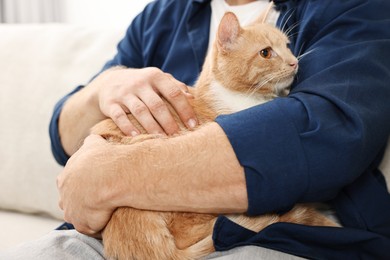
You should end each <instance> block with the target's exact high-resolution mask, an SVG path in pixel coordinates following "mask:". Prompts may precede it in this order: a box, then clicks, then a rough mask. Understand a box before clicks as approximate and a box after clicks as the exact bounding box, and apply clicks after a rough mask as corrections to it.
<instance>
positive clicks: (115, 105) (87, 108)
mask: <svg viewBox="0 0 390 260" xmlns="http://www.w3.org/2000/svg"><path fill="white" fill-rule="evenodd" d="M186 90H187V87H186V86H185V85H184V84H183V83H181V82H179V81H177V80H176V79H174V78H173V77H172V76H171V75H168V74H166V73H163V72H162V71H161V70H159V69H157V68H144V69H126V68H121V67H114V68H112V69H109V70H107V71H105V72H103V73H102V74H100V75H99V76H97V77H96V78H95V79H94V80H93V81H92V82H91V83H90V84H89V85H87V86H86V87H85V88H83V89H82V90H80V91H79V92H77V93H75V94H74V95H73V96H71V97H70V98H69V99H68V100H67V102H65V104H64V107H63V108H62V111H61V114H60V117H59V135H60V136H61V142H62V146H63V148H64V150H65V152H66V153H67V154H68V155H72V154H74V153H75V152H76V151H77V150H78V148H79V147H80V145H81V144H82V141H83V140H84V138H85V137H86V136H87V135H88V134H89V130H90V129H91V127H92V126H94V125H95V124H97V123H98V122H99V121H101V120H103V119H105V118H108V117H109V118H111V119H113V121H114V122H115V123H116V124H117V125H118V127H119V128H120V129H121V130H122V132H123V133H125V134H126V135H128V136H135V135H138V134H139V133H140V132H139V129H137V128H136V127H135V126H133V125H132V123H131V122H130V121H129V119H128V118H127V115H126V113H131V114H133V116H134V117H135V118H136V119H137V120H138V121H139V122H140V124H141V125H142V126H143V127H144V128H145V129H146V130H147V132H148V133H153V134H165V133H167V134H168V135H172V134H174V133H177V132H178V130H179V127H178V125H177V123H176V122H175V120H174V118H173V116H172V115H171V113H170V111H169V109H168V107H167V106H166V104H165V102H164V101H163V100H162V99H161V97H160V96H163V97H165V99H166V100H167V101H168V102H170V104H172V106H173V107H174V108H175V109H176V110H177V111H178V114H179V116H180V118H181V119H182V120H183V122H184V123H185V124H186V126H187V127H189V128H192V127H195V125H196V118H195V114H194V111H193V110H192V107H191V106H190V104H189V102H188V100H187V97H188V95H187V94H186Z"/></svg>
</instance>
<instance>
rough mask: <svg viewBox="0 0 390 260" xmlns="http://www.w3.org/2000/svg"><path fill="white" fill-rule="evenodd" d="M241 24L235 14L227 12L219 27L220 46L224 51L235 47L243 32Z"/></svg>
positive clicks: (218, 38)
mask: <svg viewBox="0 0 390 260" xmlns="http://www.w3.org/2000/svg"><path fill="white" fill-rule="evenodd" d="M241 30H242V29H241V26H240V22H239V21H238V19H237V17H236V15H235V14H233V13H231V12H227V13H225V15H224V16H223V17H222V20H221V22H220V24H219V27H218V36H217V41H218V47H220V48H221V49H222V50H223V51H229V50H231V49H232V48H234V45H235V43H236V40H237V38H238V37H239V36H240V34H241Z"/></svg>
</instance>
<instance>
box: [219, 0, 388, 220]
mask: <svg viewBox="0 0 390 260" xmlns="http://www.w3.org/2000/svg"><path fill="white" fill-rule="evenodd" d="M301 2H303V3H304V4H301V5H299V4H298V6H297V7H296V9H294V10H293V11H292V13H293V14H292V15H291V16H290V17H289V16H288V15H285V16H284V17H289V19H290V21H287V25H288V24H290V26H291V25H292V26H294V23H296V24H299V25H298V26H297V25H296V24H295V27H296V28H295V30H294V31H292V32H291V34H292V39H291V40H292V49H293V50H294V53H295V54H296V55H298V53H300V54H301V53H308V54H307V55H306V56H304V57H303V58H302V59H301V60H300V62H299V63H300V69H299V73H298V75H297V79H296V81H295V83H294V84H293V87H292V91H291V93H290V95H289V96H288V97H286V98H277V99H274V100H273V101H270V102H268V103H266V104H263V105H260V106H256V107H253V108H250V109H248V110H245V111H241V112H238V113H235V114H232V115H224V116H220V117H218V118H217V120H216V121H217V123H219V124H220V126H221V127H222V128H223V129H224V131H225V133H226V134H227V136H228V138H229V140H230V142H231V144H232V146H233V149H234V151H235V153H236V155H237V158H238V160H239V161H240V163H241V165H242V166H243V167H244V169H245V176H246V185H247V192H248V200H249V208H248V214H250V215H258V214H263V213H266V212H271V211H276V212H281V211H285V210H288V209H290V208H291V207H292V206H293V205H294V204H296V203H297V202H313V201H326V200H329V199H331V198H333V197H334V196H336V194H337V193H338V192H339V191H340V189H341V188H342V187H344V186H345V185H347V184H349V183H351V182H353V181H354V180H355V179H356V178H358V176H359V175H360V174H362V172H363V171H364V170H365V169H366V168H368V167H369V165H370V164H371V163H372V162H373V161H374V159H375V158H376V157H377V156H379V153H380V152H381V151H382V149H383V146H384V145H385V144H386V140H387V138H388V136H389V132H390V120H389V115H390V101H389V97H390V85H389V82H390V48H389V46H390V30H388V29H387V28H389V26H390V20H389V15H388V10H390V2H388V1H301ZM303 10H305V11H303ZM281 16H283V14H282V15H281Z"/></svg>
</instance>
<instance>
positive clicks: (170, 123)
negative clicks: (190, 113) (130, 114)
mask: <svg viewBox="0 0 390 260" xmlns="http://www.w3.org/2000/svg"><path fill="white" fill-rule="evenodd" d="M139 98H140V99H141V100H142V102H143V103H144V104H146V105H147V106H148V109H149V111H150V113H151V115H152V116H153V118H154V119H155V121H156V122H157V123H158V124H159V127H161V128H162V129H163V130H164V132H165V133H167V134H168V135H172V134H175V133H177V132H178V131H179V126H178V124H177V122H176V121H175V119H174V117H173V115H172V112H171V111H170V110H169V108H168V105H167V104H166V102H165V101H164V100H163V99H162V98H161V97H160V96H159V95H158V94H157V93H156V92H154V91H153V90H151V91H142V92H140V93H139ZM134 116H136V118H137V120H138V121H139V122H140V123H141V125H142V126H144V125H143V123H147V122H143V121H142V118H140V117H139V116H137V115H135V114H134ZM139 118H140V119H139ZM144 128H145V129H146V130H147V131H148V132H149V130H148V126H147V125H146V126H144ZM149 133H156V132H149Z"/></svg>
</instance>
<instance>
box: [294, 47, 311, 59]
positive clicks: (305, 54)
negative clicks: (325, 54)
mask: <svg viewBox="0 0 390 260" xmlns="http://www.w3.org/2000/svg"><path fill="white" fill-rule="evenodd" d="M315 50H316V49H315V48H314V49H312V50H310V51H308V52H305V53H303V54H300V55H298V56H297V59H298V61H300V60H301V59H303V58H304V57H306V56H307V55H309V54H311V53H313V52H314V51H315Z"/></svg>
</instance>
